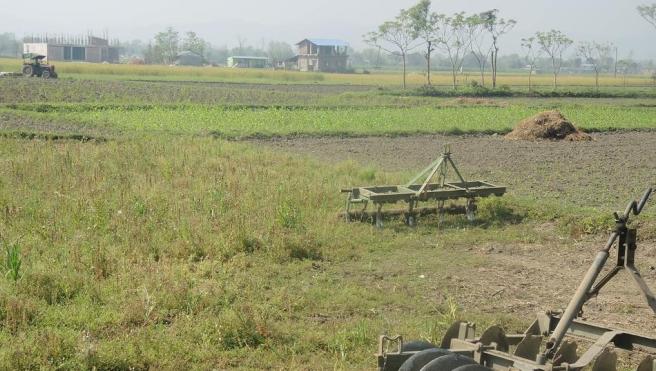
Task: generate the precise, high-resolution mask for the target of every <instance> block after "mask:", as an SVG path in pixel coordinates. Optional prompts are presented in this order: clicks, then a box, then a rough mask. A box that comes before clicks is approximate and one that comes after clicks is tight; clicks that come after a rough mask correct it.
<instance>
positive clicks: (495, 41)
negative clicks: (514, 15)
mask: <svg viewBox="0 0 656 371" xmlns="http://www.w3.org/2000/svg"><path fill="white" fill-rule="evenodd" d="M498 13H499V10H498V9H492V10H488V11H487V12H483V13H481V14H480V15H479V17H480V19H481V20H482V22H483V24H484V25H485V28H486V29H487V31H488V33H489V34H490V36H491V37H492V50H491V52H490V54H491V55H490V57H491V63H492V87H493V88H496V87H497V71H498V60H499V39H500V38H501V36H503V35H505V34H507V33H508V32H509V31H510V30H512V29H513V27H515V25H516V24H517V21H515V20H514V19H504V18H499V15H498Z"/></svg>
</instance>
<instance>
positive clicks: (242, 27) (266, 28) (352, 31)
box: [0, 0, 656, 58]
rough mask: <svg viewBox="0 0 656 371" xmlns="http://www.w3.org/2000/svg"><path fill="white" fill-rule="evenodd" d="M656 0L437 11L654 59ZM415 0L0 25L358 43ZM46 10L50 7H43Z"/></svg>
mask: <svg viewBox="0 0 656 371" xmlns="http://www.w3.org/2000/svg"><path fill="white" fill-rule="evenodd" d="M649 1H654V0H469V1H467V0H433V9H434V10H435V11H438V12H440V13H447V14H448V13H453V12H456V11H462V10H464V11H468V12H480V11H484V10H488V9H492V8H497V9H499V10H500V11H501V16H502V17H507V18H513V19H516V20H517V21H518V24H517V27H516V28H515V29H514V30H513V31H512V33H511V34H509V35H508V38H507V39H506V40H504V41H503V44H502V53H504V52H505V53H508V52H516V51H519V49H520V48H519V40H520V39H521V38H522V37H527V36H529V35H532V34H533V33H535V31H538V30H549V29H551V28H557V29H560V30H562V31H564V32H565V33H567V34H568V35H569V36H570V37H571V38H573V39H575V40H577V41H579V40H596V41H612V42H614V43H616V44H618V45H620V55H621V56H628V55H629V53H633V54H632V55H633V56H634V57H636V58H656V43H655V42H654V40H655V39H656V28H654V27H652V26H650V25H649V24H648V23H647V22H645V21H644V20H643V19H642V18H640V16H639V15H638V14H637V12H636V7H637V6H638V5H639V4H641V3H645V2H649ZM415 2H416V0H331V1H311V0H271V1H261V0H260V1H256V0H186V1H167V0H131V1H128V0H110V1H89V0H57V1H52V0H48V1H43V0H36V1H32V2H30V5H29V8H31V9H40V10H41V11H26V10H25V9H26V5H25V2H21V1H16V0H0V5H1V6H0V9H1V11H0V32H14V33H16V34H17V35H18V36H19V37H21V36H24V35H30V34H32V33H42V32H49V33H57V34H58V33H71V34H86V33H87V32H88V31H93V32H95V33H97V34H100V33H102V32H103V31H108V32H109V34H110V36H111V37H112V38H119V39H121V40H130V39H144V40H147V39H150V38H151V37H152V36H153V34H154V33H155V32H157V31H159V30H162V29H163V28H165V27H167V26H173V27H175V28H176V29H178V30H179V31H187V30H193V31H196V32H197V33H198V34H199V35H200V36H201V37H203V38H205V39H206V40H208V41H210V42H211V43H212V44H214V45H217V46H222V45H227V46H234V45H235V44H236V40H237V38H238V37H244V38H246V39H247V42H248V44H250V45H254V46H260V45H262V44H263V43H264V42H266V41H268V40H282V41H287V42H289V43H295V42H297V41H300V40H301V39H303V38H306V37H317V38H340V39H344V40H346V41H348V42H350V43H351V45H352V46H354V47H356V48H360V47H363V46H364V45H363V43H362V35H363V34H364V33H366V32H368V31H371V30H373V29H375V28H376V26H377V25H378V24H380V23H381V22H383V21H385V20H388V19H390V18H392V17H394V16H395V15H396V14H397V13H398V11H399V9H401V8H407V7H410V6H412V5H413V4H414V3H415ZM44 9H47V11H45V10H44Z"/></svg>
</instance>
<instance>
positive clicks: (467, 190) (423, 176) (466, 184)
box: [342, 144, 506, 228]
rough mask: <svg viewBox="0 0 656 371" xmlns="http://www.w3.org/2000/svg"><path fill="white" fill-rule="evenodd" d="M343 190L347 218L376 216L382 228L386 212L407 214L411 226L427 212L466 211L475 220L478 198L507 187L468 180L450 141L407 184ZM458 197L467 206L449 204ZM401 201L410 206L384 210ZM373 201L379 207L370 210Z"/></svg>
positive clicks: (365, 218) (388, 214)
mask: <svg viewBox="0 0 656 371" xmlns="http://www.w3.org/2000/svg"><path fill="white" fill-rule="evenodd" d="M449 169H452V170H453V172H454V173H455V175H456V176H457V181H455V182H447V176H448V173H449ZM419 181H422V182H421V183H419ZM342 193H347V197H346V210H345V212H344V214H343V215H344V217H345V219H346V221H347V222H350V221H353V220H360V221H363V220H370V219H373V220H374V221H375V223H376V226H377V227H379V228H380V227H382V226H383V218H384V216H391V215H403V216H404V219H405V223H406V224H407V225H409V226H414V225H415V222H416V216H417V215H426V214H439V215H444V214H466V215H467V218H468V219H469V220H474V215H475V211H476V199H477V198H479V197H488V196H491V195H494V196H503V195H504V194H505V193H506V187H502V186H497V185H494V184H491V183H488V182H483V181H466V180H465V179H464V178H463V176H462V175H461V173H460V171H459V170H458V168H457V167H456V164H455V163H454V161H453V159H452V158H451V147H450V145H448V144H447V145H445V146H444V151H443V153H442V155H441V156H440V157H439V158H438V159H437V160H435V161H434V162H433V163H432V164H430V165H429V166H428V167H427V168H426V169H424V170H423V171H422V172H420V173H419V174H417V175H416V176H415V177H414V178H413V179H412V180H411V181H409V182H408V183H407V184H404V185H391V186H390V185H386V186H370V187H355V188H348V189H342ZM458 199H465V200H466V204H465V206H464V207H462V206H461V207H458V206H451V207H446V201H448V200H458ZM431 201H433V202H436V203H437V205H436V206H435V207H423V208H420V207H418V206H419V203H420V202H431ZM399 202H405V203H407V204H408V207H407V209H405V210H386V211H383V205H386V204H397V203H399ZM356 204H361V205H363V207H362V209H361V210H358V211H354V210H352V208H353V205H356ZM369 204H373V206H374V208H375V211H373V212H369V211H367V207H368V206H369Z"/></svg>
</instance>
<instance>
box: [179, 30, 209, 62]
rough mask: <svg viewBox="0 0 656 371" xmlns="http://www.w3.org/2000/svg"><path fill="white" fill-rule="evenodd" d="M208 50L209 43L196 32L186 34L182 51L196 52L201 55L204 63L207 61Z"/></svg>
mask: <svg viewBox="0 0 656 371" xmlns="http://www.w3.org/2000/svg"><path fill="white" fill-rule="evenodd" d="M207 49H208V44H207V42H206V41H205V40H203V39H201V38H200V37H199V36H198V35H196V33H195V32H193V31H188V32H186V33H185V36H184V39H183V40H182V50H185V51H190V52H194V53H196V54H198V55H200V56H201V58H203V61H205V60H206V50H207Z"/></svg>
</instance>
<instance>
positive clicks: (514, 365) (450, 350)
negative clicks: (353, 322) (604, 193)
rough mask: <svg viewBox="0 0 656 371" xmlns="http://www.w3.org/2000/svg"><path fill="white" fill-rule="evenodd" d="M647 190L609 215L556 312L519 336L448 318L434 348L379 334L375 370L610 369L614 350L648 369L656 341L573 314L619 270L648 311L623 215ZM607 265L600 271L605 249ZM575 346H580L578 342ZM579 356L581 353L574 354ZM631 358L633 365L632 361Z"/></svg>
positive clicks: (631, 231)
mask: <svg viewBox="0 0 656 371" xmlns="http://www.w3.org/2000/svg"><path fill="white" fill-rule="evenodd" d="M651 193H652V189H649V190H647V192H646V193H645V194H644V196H643V197H642V199H641V200H640V201H634V202H631V203H630V204H629V206H628V207H627V208H626V210H625V211H624V213H622V214H619V213H614V217H615V224H616V225H615V231H614V232H613V233H612V235H611V236H610V238H609V240H608V242H607V243H606V245H605V246H604V247H603V248H602V249H600V250H599V252H598V253H597V255H596V257H595V259H594V262H593V263H592V265H591V267H590V268H589V270H588V271H587V273H586V274H585V276H584V278H583V280H582V281H581V283H580V285H579V287H578V289H577V290H576V292H575V294H574V296H573V297H572V299H571V301H570V302H569V304H568V306H567V308H566V309H565V310H564V311H562V312H556V311H552V312H546V313H540V314H538V316H537V319H536V320H535V321H534V322H533V323H532V324H531V325H530V326H529V327H528V329H527V330H526V331H525V332H524V333H521V334H513V335H506V334H505V332H504V331H503V330H502V329H501V328H500V327H498V326H493V327H491V328H489V329H487V330H485V331H484V332H483V333H482V334H481V335H480V336H476V334H475V331H476V326H475V325H474V324H472V323H467V322H462V321H459V322H456V323H454V324H453V325H452V326H451V327H450V328H449V329H448V330H447V332H446V333H445V335H444V338H443V339H442V342H441V343H440V344H439V347H438V346H433V345H432V344H429V343H426V342H410V343H404V341H403V337H401V336H396V337H388V336H381V337H380V339H379V349H378V354H377V358H378V368H379V370H380V371H398V370H403V371H451V370H456V371H479V370H481V371H484V370H490V369H493V370H519V371H547V370H548V371H569V370H581V369H583V368H586V369H591V370H593V371H606V370H609V371H611V370H615V369H616V368H617V360H618V358H617V355H618V353H617V352H616V351H620V352H628V355H629V356H630V357H631V359H632V360H638V361H639V364H638V366H637V370H638V371H654V370H656V338H654V337H649V336H644V335H639V334H636V333H633V332H630V331H625V330H621V329H613V328H610V327H607V326H602V325H598V324H593V323H590V322H587V321H584V320H582V319H581V317H582V315H583V312H582V310H583V305H584V304H585V303H586V302H587V301H588V300H590V299H591V298H594V297H596V296H597V295H598V294H599V293H600V291H601V290H602V288H603V287H604V286H605V285H606V284H608V283H609V282H610V281H611V280H613V278H615V277H616V276H617V275H618V274H619V273H620V272H622V271H624V272H626V273H627V274H628V276H629V277H630V280H631V281H633V282H634V283H635V284H636V286H637V288H638V290H639V291H640V293H641V294H642V296H643V297H644V299H645V301H646V303H647V305H648V306H649V307H650V308H651V310H652V311H653V312H654V313H656V298H655V297H654V295H653V293H652V291H651V290H650V289H649V287H648V286H647V284H646V282H645V281H644V279H643V278H642V276H641V275H640V272H639V271H638V270H637V269H636V266H635V259H636V251H637V244H636V237H637V233H636V232H637V230H636V229H635V228H630V227H629V226H628V224H629V218H630V216H631V215H636V216H637V215H639V214H640V212H641V211H642V209H643V208H644V206H645V204H646V203H647V200H648V199H649V197H650V195H651ZM614 246H616V247H617V249H616V250H617V258H616V261H615V264H614V265H612V266H610V267H608V268H609V269H606V271H607V272H608V273H606V274H604V275H603V276H602V271H604V267H605V266H606V263H607V262H608V259H609V257H610V255H611V250H612V249H613V247H614ZM579 343H582V344H586V347H580V346H579ZM579 354H581V355H580V356H579ZM636 363H637V362H636Z"/></svg>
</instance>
